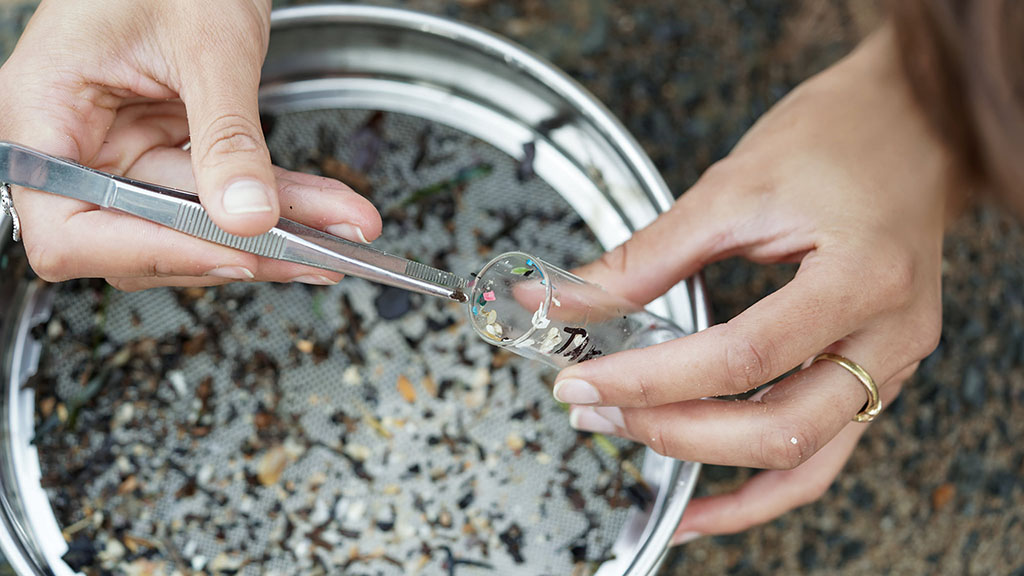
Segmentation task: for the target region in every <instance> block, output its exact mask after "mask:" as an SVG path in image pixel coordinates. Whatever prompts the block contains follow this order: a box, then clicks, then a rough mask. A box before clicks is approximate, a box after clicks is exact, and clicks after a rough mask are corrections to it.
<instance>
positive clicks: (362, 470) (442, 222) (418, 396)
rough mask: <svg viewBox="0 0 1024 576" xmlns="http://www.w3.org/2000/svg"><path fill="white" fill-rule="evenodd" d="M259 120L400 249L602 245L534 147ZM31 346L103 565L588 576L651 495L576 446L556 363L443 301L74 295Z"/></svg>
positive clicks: (595, 444)
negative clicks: (354, 193)
mask: <svg viewBox="0 0 1024 576" xmlns="http://www.w3.org/2000/svg"><path fill="white" fill-rule="evenodd" d="M264 122H265V125H266V126H265V129H266V130H267V132H268V142H269V144H270V146H271V149H272V154H273V156H274V159H275V161H276V162H277V163H278V164H281V165H283V166H285V167H288V168H293V169H299V170H305V171H312V172H318V173H321V174H325V175H328V176H333V177H338V178H341V179H343V180H345V181H347V182H350V183H352V184H353V186H354V187H356V188H357V190H359V191H360V192H361V193H363V194H365V195H367V196H368V197H369V198H370V199H371V200H372V201H373V202H374V203H375V204H376V205H377V206H378V208H380V210H381V212H382V214H383V215H384V222H385V226H384V233H383V235H382V237H381V238H380V239H379V240H378V241H376V242H375V245H376V246H377V247H380V248H382V249H385V250H387V251H389V252H393V253H396V254H400V255H403V256H406V257H410V258H413V259H416V260H418V261H421V262H423V263H426V264H430V265H432V266H436V267H439V268H442V269H447V270H452V271H454V272H456V273H458V274H462V275H468V274H469V273H470V272H473V271H475V270H477V269H479V267H480V266H481V265H482V264H483V263H484V262H486V261H487V260H488V259H489V256H491V255H493V254H496V253H500V252H503V251H507V250H513V249H519V250H526V251H528V252H530V253H534V254H538V255H543V256H544V257H545V258H546V259H548V260H549V261H551V262H552V263H554V264H556V265H559V266H563V267H567V268H568V267H572V266H574V265H576V264H579V263H581V262H583V261H587V260H589V259H591V258H594V257H596V256H597V255H598V254H599V253H600V247H599V246H598V245H597V243H596V241H595V240H594V238H593V236H592V235H591V233H590V232H589V230H587V228H586V227H585V226H584V224H583V223H582V221H581V220H580V218H579V217H578V216H577V215H576V214H575V213H574V212H573V211H572V210H571V209H570V208H569V206H568V205H567V204H566V203H565V202H564V201H563V200H562V199H561V197H560V196H559V195H558V194H557V193H556V192H555V191H553V190H551V189H550V188H549V187H548V186H547V185H546V184H545V183H544V182H542V181H540V180H539V179H538V178H536V177H533V176H532V174H531V171H530V169H529V166H528V162H529V158H528V155H526V156H524V158H511V157H508V156H506V155H504V154H502V153H501V152H498V151H497V150H496V149H494V148H493V147H491V146H489V145H488V144H486V143H485V142H482V141H480V140H477V139H474V138H472V137H470V136H468V135H465V134H462V133H459V132H456V131H453V130H451V129H448V128H446V127H444V126H441V125H437V124H432V123H429V122H427V121H425V120H422V119H418V118H414V117H409V116H402V115H397V114H387V113H380V112H372V111H338V110H325V111H311V112H301V113H292V114H287V115H282V116H280V117H277V118H265V119H264ZM285 209H287V207H285ZM286 213H287V212H286ZM40 337H41V338H42V339H44V340H45V341H46V345H45V349H44V359H43V366H42V368H41V373H40V375H39V376H38V377H37V378H36V379H35V381H34V383H33V385H34V386H35V387H36V389H37V399H38V401H37V407H36V416H37V430H36V444H37V445H38V446H39V449H40V454H41V458H42V470H43V474H44V483H45V485H46V487H47V490H48V494H49V495H50V499H51V503H52V505H53V508H54V511H55V513H56V515H57V518H58V520H59V522H60V524H61V526H62V527H63V529H64V536H65V538H66V539H67V540H68V542H69V544H70V550H69V552H68V553H67V554H66V555H65V557H64V560H65V561H66V562H67V563H68V564H69V565H70V566H71V567H72V568H74V569H76V570H80V571H82V572H85V573H87V574H107V573H118V574H149V573H153V574H156V573H164V574H172V573H175V572H178V573H183V574H187V573H193V572H201V573H221V574H231V573H239V574H289V575H291V574H337V573H345V574H395V575H400V574H416V573H421V574H453V573H457V574H459V575H462V576H469V575H471V574H538V575H539V574H557V575H565V574H586V573H589V571H590V570H592V569H593V568H595V567H596V565H597V564H598V563H599V562H600V561H601V560H602V559H605V558H607V555H608V554H609V550H610V547H611V543H612V542H613V540H614V539H615V537H616V535H617V533H618V531H619V529H620V528H621V527H622V524H623V523H624V521H625V518H626V515H627V513H628V511H629V508H630V507H631V506H646V505H647V504H649V501H650V498H651V494H650V491H649V489H648V488H647V487H646V485H644V483H643V481H642V479H641V478H640V477H639V474H638V473H637V472H636V467H637V465H638V464H639V460H640V458H641V457H642V451H641V450H640V449H639V448H638V447H637V446H635V445H631V444H627V443H624V442H620V441H618V440H614V441H609V440H608V439H606V438H602V437H592V436H590V435H582V434H579V435H578V434H577V433H576V432H574V431H572V430H571V429H570V428H569V426H568V422H567V417H566V414H565V412H564V411H563V410H562V409H561V407H559V406H558V405H557V403H555V402H554V401H553V400H552V399H551V397H550V383H551V381H552V380H553V377H554V374H553V373H552V372H550V371H548V370H547V369H545V368H543V367H540V366H539V365H533V364H530V363H528V362H526V361H524V360H521V359H518V358H512V357H510V356H507V355H504V354H503V353H500V352H497V351H496V349H493V348H491V347H490V346H488V345H487V344H485V343H483V342H481V341H479V340H477V338H476V336H474V335H473V333H472V330H471V329H470V328H469V326H468V325H467V323H466V322H465V319H464V311H463V310H462V308H461V307H459V306H458V305H455V304H450V303H446V302H442V301H440V300H435V299H431V298H428V297H422V296H419V295H411V294H409V293H405V292H402V291H400V290H396V289H391V288H386V287H382V286H378V285H374V284H370V283H367V282H364V281H362V280H359V279H345V280H343V281H342V282H341V283H340V284H339V285H337V286H332V287H311V286H304V285H272V284H234V285H229V286H224V287H220V288H212V289H179V290H151V291H147V292H143V293H136V294H125V293H120V292H117V291H114V290H112V289H110V288H108V287H106V286H105V285H103V284H101V283H97V282H92V281H77V282H70V283H67V284H64V285H62V286H60V287H59V293H58V295H57V298H56V303H55V306H54V315H53V318H52V320H51V321H50V323H49V324H48V325H47V326H46V330H45V334H41V335H40Z"/></svg>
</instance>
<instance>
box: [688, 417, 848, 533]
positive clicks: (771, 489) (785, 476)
mask: <svg viewBox="0 0 1024 576" xmlns="http://www.w3.org/2000/svg"><path fill="white" fill-rule="evenodd" d="M866 430H867V427H866V426H858V425H855V424H848V425H847V426H846V428H844V429H843V431H842V432H840V433H839V435H838V436H837V437H836V438H835V439H833V440H832V442H830V443H829V444H828V446H826V447H825V448H823V449H822V450H820V451H818V453H817V454H815V455H814V456H812V457H811V458H810V459H809V460H808V461H807V462H805V463H804V464H802V465H801V466H799V467H797V468H794V469H792V470H767V471H764V472H761V473H759V474H757V475H755V476H754V477H753V478H751V479H750V480H748V481H747V482H746V483H745V484H744V485H743V486H742V487H740V488H739V489H738V490H736V491H735V492H730V493H727V494H718V495H714V496H708V497H705V498H697V499H694V500H692V501H691V502H690V503H689V504H688V505H687V507H686V512H685V513H684V514H683V519H682V521H681V522H680V524H679V527H678V528H677V529H676V533H675V536H673V540H672V543H673V544H680V543H684V542H687V541H690V540H692V539H693V538H694V537H695V536H697V535H712V534H733V533H736V532H742V531H743V530H746V529H748V528H750V527H752V526H756V525H758V524H763V523H765V522H768V521H769V520H772V519H773V518H776V517H778V516H781V515H782V514H784V513H786V512H788V511H790V510H792V509H794V508H797V507H800V506H803V505H804V504H810V503H811V502H814V501H815V500H817V499H818V498H820V497H821V496H822V495H823V494H824V493H825V491H826V490H828V487H829V486H830V485H831V484H832V480H833V479H834V478H835V477H836V475H837V474H839V471H840V470H842V468H843V465H844V464H845V463H846V461H847V459H849V457H850V453H851V452H853V449H854V447H856V445H857V441H858V440H860V437H861V435H863V434H864V432H865V431H866Z"/></svg>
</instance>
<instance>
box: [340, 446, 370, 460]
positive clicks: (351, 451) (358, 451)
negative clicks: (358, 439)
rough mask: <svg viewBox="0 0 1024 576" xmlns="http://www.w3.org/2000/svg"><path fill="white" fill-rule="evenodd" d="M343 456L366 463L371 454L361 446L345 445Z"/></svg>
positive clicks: (366, 448) (365, 447)
mask: <svg viewBox="0 0 1024 576" xmlns="http://www.w3.org/2000/svg"><path fill="white" fill-rule="evenodd" d="M345 454H348V455H349V456H351V457H352V459H353V460H355V461H356V462H366V460H368V459H369V458H370V455H371V454H373V452H371V451H370V449H369V448H368V447H367V446H364V445H362V444H347V445H346V446H345Z"/></svg>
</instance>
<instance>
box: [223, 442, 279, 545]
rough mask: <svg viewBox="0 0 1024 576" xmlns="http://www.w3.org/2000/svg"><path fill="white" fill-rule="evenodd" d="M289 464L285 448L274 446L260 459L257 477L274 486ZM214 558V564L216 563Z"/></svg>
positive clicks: (263, 483)
mask: <svg viewBox="0 0 1024 576" xmlns="http://www.w3.org/2000/svg"><path fill="white" fill-rule="evenodd" d="M287 464H288V455H287V454H286V453H285V450H284V446H274V447H273V448H271V449H270V450H267V452H266V453H264V454H263V457H262V458H260V463H259V469H258V470H257V472H256V476H257V478H258V479H259V481H260V484H262V485H264V486H273V485H274V484H277V482H278V481H279V480H280V479H281V474H282V473H283V472H284V468H285V466H287ZM216 560H217V559H216V558H214V562H216Z"/></svg>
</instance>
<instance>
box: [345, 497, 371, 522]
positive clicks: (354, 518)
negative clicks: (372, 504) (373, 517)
mask: <svg viewBox="0 0 1024 576" xmlns="http://www.w3.org/2000/svg"><path fill="white" fill-rule="evenodd" d="M365 515H366V502H365V501H363V500H356V501H355V502H353V503H352V505H351V506H349V507H348V510H347V511H346V512H345V521H346V522H347V523H349V524H354V523H356V522H359V521H360V520H362V519H363V516H365Z"/></svg>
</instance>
